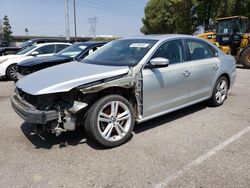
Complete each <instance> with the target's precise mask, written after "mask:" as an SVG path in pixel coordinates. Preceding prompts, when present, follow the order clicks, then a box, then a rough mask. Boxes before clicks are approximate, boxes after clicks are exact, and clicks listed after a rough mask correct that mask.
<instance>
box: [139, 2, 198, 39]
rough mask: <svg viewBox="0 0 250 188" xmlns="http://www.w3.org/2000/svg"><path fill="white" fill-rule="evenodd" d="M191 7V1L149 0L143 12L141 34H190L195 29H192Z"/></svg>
mask: <svg viewBox="0 0 250 188" xmlns="http://www.w3.org/2000/svg"><path fill="white" fill-rule="evenodd" d="M191 7H192V2H191V0H185V1H183V0H150V1H149V2H148V4H147V5H146V7H145V10H144V11H145V17H144V18H143V19H142V22H143V24H144V25H143V27H142V28H141V32H143V33H145V34H156V33H157V34H163V33H188V34H191V33H193V32H194V31H195V29H196V28H194V27H193V25H194V21H193V19H192V15H191V11H190V10H191ZM183 23H184V24H183ZM190 23H191V24H190Z"/></svg>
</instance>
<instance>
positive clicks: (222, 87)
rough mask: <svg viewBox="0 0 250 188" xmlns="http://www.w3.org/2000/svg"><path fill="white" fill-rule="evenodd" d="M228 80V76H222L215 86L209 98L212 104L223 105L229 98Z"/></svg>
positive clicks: (215, 105)
mask: <svg viewBox="0 0 250 188" xmlns="http://www.w3.org/2000/svg"><path fill="white" fill-rule="evenodd" d="M227 92H228V80H227V78H226V77H224V76H222V77H220V78H219V79H218V80H217V81H216V83H215V86H214V89H213V94H212V97H211V98H210V100H209V104H210V106H214V107H217V106H221V105H222V104H223V103H224V101H225V100H226V98H227Z"/></svg>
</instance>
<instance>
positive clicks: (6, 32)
mask: <svg viewBox="0 0 250 188" xmlns="http://www.w3.org/2000/svg"><path fill="white" fill-rule="evenodd" d="M2 36H3V39H4V41H6V42H10V41H11V40H12V31H11V26H10V23H9V18H8V16H7V15H5V16H4V18H3V27H2Z"/></svg>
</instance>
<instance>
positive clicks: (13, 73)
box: [6, 64, 17, 80]
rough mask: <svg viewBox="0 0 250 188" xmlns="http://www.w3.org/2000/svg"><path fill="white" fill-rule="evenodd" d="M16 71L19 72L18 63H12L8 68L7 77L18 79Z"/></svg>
mask: <svg viewBox="0 0 250 188" xmlns="http://www.w3.org/2000/svg"><path fill="white" fill-rule="evenodd" d="M16 72H17V65H16V64H12V65H10V66H9V67H8V68H7V70H6V76H7V78H8V79H10V80H16V79H17V76H16Z"/></svg>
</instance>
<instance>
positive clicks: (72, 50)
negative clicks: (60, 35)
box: [56, 44, 87, 58]
mask: <svg viewBox="0 0 250 188" xmlns="http://www.w3.org/2000/svg"><path fill="white" fill-rule="evenodd" d="M86 48H87V46H85V45H80V44H75V45H72V46H70V47H68V48H65V49H64V50H62V51H60V52H58V53H57V54H56V55H59V56H65V57H72V58H74V57H76V56H77V55H78V54H80V53H81V52H82V51H83V50H84V49H86Z"/></svg>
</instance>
